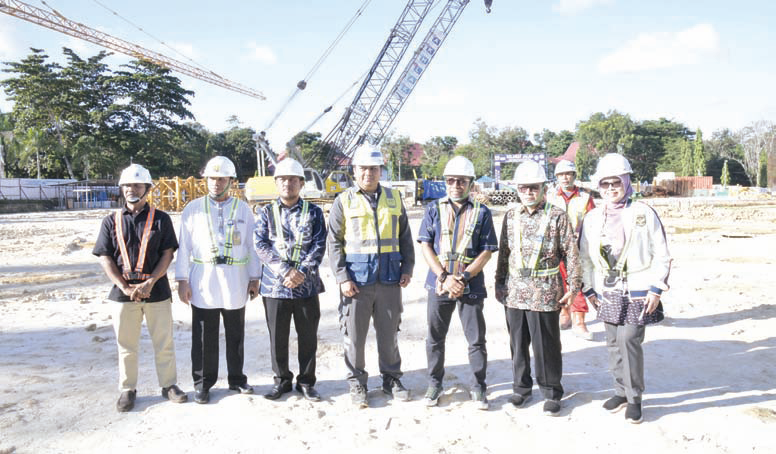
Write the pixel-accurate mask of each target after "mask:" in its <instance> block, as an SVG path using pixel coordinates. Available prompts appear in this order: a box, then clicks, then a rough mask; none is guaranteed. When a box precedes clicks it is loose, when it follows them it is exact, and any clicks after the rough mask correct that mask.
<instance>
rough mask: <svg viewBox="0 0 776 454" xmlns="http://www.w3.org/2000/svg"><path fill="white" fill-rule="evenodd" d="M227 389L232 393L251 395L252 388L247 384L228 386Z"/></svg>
mask: <svg viewBox="0 0 776 454" xmlns="http://www.w3.org/2000/svg"><path fill="white" fill-rule="evenodd" d="M229 389H231V390H232V391H239V392H240V394H253V387H252V386H251V385H249V384H248V383H243V384H242V385H229Z"/></svg>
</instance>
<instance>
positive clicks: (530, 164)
mask: <svg viewBox="0 0 776 454" xmlns="http://www.w3.org/2000/svg"><path fill="white" fill-rule="evenodd" d="M546 182H547V173H546V172H545V171H544V166H542V165H541V164H539V163H538V162H536V161H524V162H523V163H522V164H520V165H519V166H517V170H515V183H517V184H534V183H546Z"/></svg>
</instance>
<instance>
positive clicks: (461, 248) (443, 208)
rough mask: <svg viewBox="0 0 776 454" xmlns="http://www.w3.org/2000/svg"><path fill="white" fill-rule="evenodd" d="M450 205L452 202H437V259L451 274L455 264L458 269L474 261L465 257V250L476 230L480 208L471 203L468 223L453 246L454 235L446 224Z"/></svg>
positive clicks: (478, 205) (475, 202)
mask: <svg viewBox="0 0 776 454" xmlns="http://www.w3.org/2000/svg"><path fill="white" fill-rule="evenodd" d="M451 203H452V202H449V203H442V202H441V199H439V200H437V213H438V214H439V231H440V235H439V253H438V255H437V258H439V263H441V264H442V266H443V267H444V268H445V270H447V271H448V272H451V270H452V268H453V267H454V266H455V265H456V264H458V266H459V267H460V265H468V264H470V263H472V262H473V261H474V257H467V256H466V248H467V247H469V245H470V244H471V241H472V235H474V231H475V230H476V229H477V224H478V223H479V219H480V206H481V204H480V202H478V201H476V200H475V201H474V202H473V203H472V208H471V209H470V210H471V211H469V213H470V215H469V222H467V223H466V227H465V228H464V233H463V235H461V237H459V238H458V243H457V244H455V245H453V237H454V234H453V231H452V228H451V227H450V223H449V222H448V220H449V219H450V212H451V210H450V204H451ZM453 228H455V223H453ZM452 272H455V270H452Z"/></svg>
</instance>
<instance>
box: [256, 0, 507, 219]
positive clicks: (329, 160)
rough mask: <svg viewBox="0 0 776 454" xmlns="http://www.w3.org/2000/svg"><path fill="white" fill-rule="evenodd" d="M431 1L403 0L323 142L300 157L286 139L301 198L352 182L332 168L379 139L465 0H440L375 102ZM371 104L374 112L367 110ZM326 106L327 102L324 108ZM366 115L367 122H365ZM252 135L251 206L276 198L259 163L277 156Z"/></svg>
mask: <svg viewBox="0 0 776 454" xmlns="http://www.w3.org/2000/svg"><path fill="white" fill-rule="evenodd" d="M437 1H438V0H409V1H408V2H407V4H406V6H405V7H404V10H403V11H402V13H401V14H400V15H399V18H398V20H397V21H396V24H395V25H394V27H393V28H392V29H391V31H390V33H389V35H388V38H387V40H386V41H385V43H384V44H383V46H382V47H381V49H380V51H379V52H378V54H377V58H376V59H375V61H374V63H373V64H372V66H371V67H370V69H369V71H368V73H367V75H366V77H365V78H364V81H363V83H362V84H361V86H360V88H359V89H358V91H357V92H356V95H355V97H354V98H353V101H352V102H351V103H350V105H349V106H348V107H347V108H346V109H345V112H344V114H343V115H342V117H341V118H340V120H339V121H338V122H337V123H336V125H335V126H334V127H333V128H332V130H331V131H330V132H329V133H328V134H327V135H326V137H325V138H324V140H323V141H322V143H323V144H328V145H329V146H319V147H318V148H317V149H316V150H315V151H314V152H313V153H312V154H311V155H310V156H308V157H307V159H304V158H303V157H302V156H301V154H300V153H299V152H298V151H297V150H296V147H295V146H294V144H293V143H289V144H288V147H287V148H288V150H289V152H290V154H291V157H293V158H294V159H296V160H298V161H299V162H301V163H302V164H303V167H304V169H305V187H304V188H303V189H302V194H301V195H302V197H303V198H306V199H311V200H313V201H317V202H319V203H320V202H323V203H326V202H331V201H332V200H333V199H334V197H336V196H337V194H339V193H340V192H342V191H344V190H345V189H347V188H348V187H350V186H351V185H352V180H351V178H350V175H349V173H348V172H347V171H345V170H335V169H337V168H338V167H347V163H348V162H349V158H350V156H352V154H353V152H354V151H355V148H356V147H358V146H359V145H362V144H364V143H370V144H372V145H377V144H379V143H380V141H381V140H382V139H383V137H384V136H385V134H386V133H387V132H388V128H389V127H390V125H391V123H392V122H393V120H394V119H395V118H396V116H397V115H398V113H399V111H400V110H401V108H402V106H403V105H404V103H405V101H406V100H407V98H408V97H409V95H410V94H411V93H412V90H413V89H414V88H415V86H416V85H417V83H418V81H419V79H420V77H421V76H422V75H423V74H424V72H425V70H426V68H427V67H428V65H429V64H430V63H431V61H432V60H433V58H434V56H436V54H437V52H438V51H439V48H440V47H441V46H442V44H443V43H444V40H445V38H447V36H448V35H449V33H450V31H451V30H452V28H453V26H454V25H455V24H456V22H457V21H458V18H459V17H460V16H461V13H463V10H464V9H465V8H466V6H467V5H468V4H469V1H470V0H444V1H446V3H445V5H444V6H443V7H442V10H441V11H440V13H439V16H438V17H437V19H436V20H435V22H434V24H433V25H432V26H431V28H430V29H429V31H428V33H427V34H426V36H425V38H423V40H422V41H421V42H420V44H419V46H418V47H417V49H416V50H415V53H414V54H413V55H412V57H411V58H410V59H409V61H408V62H407V64H406V66H405V67H404V70H403V71H402V73H401V74H400V75H399V77H398V78H397V79H396V81H395V83H394V85H393V87H392V88H391V90H390V91H389V92H388V95H387V96H385V98H384V100H383V102H382V104H380V106H379V107H377V106H378V102H379V100H380V98H381V97H382V95H383V92H384V91H385V90H386V88H388V84H389V81H390V80H391V78H392V76H393V74H394V72H395V71H396V69H397V68H398V66H399V63H400V62H401V60H402V57H403V56H404V54H405V52H406V51H407V49H408V48H409V45H410V43H411V42H412V40H413V38H414V37H415V34H416V33H417V32H418V29H419V28H420V25H421V23H422V22H423V20H424V19H425V18H426V15H427V14H428V13H429V11H430V10H431V7H432V6H433V5H434V4H435V3H436V2H437ZM492 3H493V0H485V8H486V11H487V12H488V13H490V11H491V5H492ZM300 84H302V82H300ZM376 108H377V111H376V113H374V115H372V114H373V112H374V111H375V109H376ZM330 109H331V108H330V107H329V108H327V110H326V111H328V110H330ZM370 117H371V121H369V124H368V125H367V126H366V127H365V125H366V124H367V121H368V120H369V118H370ZM254 140H255V141H256V155H257V162H258V167H259V169H258V173H259V176H256V177H253V178H250V179H249V180H248V182H247V183H246V185H245V196H246V198H247V199H248V202H249V203H251V204H252V205H254V206H256V205H257V204H262V203H266V202H268V201H270V200H272V199H274V198H275V197H277V190H276V188H275V185H274V182H273V181H272V177H271V176H269V175H268V174H269V172H268V169H266V168H265V165H264V163H265V158H266V160H267V161H269V163H270V164H272V165H273V166H274V165H275V164H277V162H278V160H279V157H278V155H277V154H276V153H275V152H274V151H272V149H271V147H270V146H269V143H268V141H267V139H266V134H265V133H264V132H261V133H259V134H256V135H255V136H254ZM313 161H316V162H323V163H324V165H323V168H321V169H317V170H316V169H312V168H310V163H311V162H313Z"/></svg>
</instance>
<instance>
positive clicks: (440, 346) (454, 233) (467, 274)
mask: <svg viewBox="0 0 776 454" xmlns="http://www.w3.org/2000/svg"><path fill="white" fill-rule="evenodd" d="M443 173H444V178H445V185H446V190H447V196H446V197H443V198H441V199H439V200H437V201H436V202H432V203H429V204H427V205H426V210H425V213H424V215H423V221H422V223H421V225H420V232H419V233H418V242H419V243H420V244H421V250H422V251H423V258H424V259H425V260H426V263H427V264H428V267H429V271H428V276H427V278H426V286H425V287H426V290H428V307H427V314H428V335H427V337H426V358H427V360H428V379H429V386H428V390H427V391H426V395H425V398H424V402H425V404H426V405H427V406H435V405H437V403H438V401H439V397H440V395H441V394H442V389H443V388H442V379H443V377H444V374H445V338H446V337H447V331H448V330H449V328H450V321H451V319H452V316H453V311H455V309H456V308H457V309H458V316H459V318H460V319H461V325H462V326H463V332H464V335H465V336H466V341H467V342H468V344H469V367H470V369H471V372H472V377H471V398H472V400H473V401H474V402H475V403H476V404H477V406H478V408H479V409H481V410H487V409H488V406H489V404H488V397H487V384H486V382H485V374H486V371H487V365H488V352H487V349H486V347H485V317H484V315H483V313H482V309H483V307H484V305H485V304H484V303H485V297H486V296H487V292H486V290H485V276H484V273H483V272H482V269H483V268H484V267H485V264H486V263H488V260H490V257H491V255H492V254H493V251H496V250H498V239H497V238H496V232H495V229H494V228H493V217H492V216H491V214H490V210H489V209H488V207H486V206H485V205H483V204H482V203H480V202H479V201H477V200H475V199H472V198H471V197H469V191H470V190H471V188H472V186H473V185H474V178H475V177H476V175H475V173H474V165H473V164H472V162H471V161H469V160H468V159H466V158H465V157H463V156H455V157H453V158H452V159H450V161H448V162H447V165H446V166H445V169H444V172H443Z"/></svg>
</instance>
